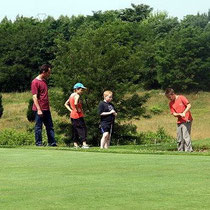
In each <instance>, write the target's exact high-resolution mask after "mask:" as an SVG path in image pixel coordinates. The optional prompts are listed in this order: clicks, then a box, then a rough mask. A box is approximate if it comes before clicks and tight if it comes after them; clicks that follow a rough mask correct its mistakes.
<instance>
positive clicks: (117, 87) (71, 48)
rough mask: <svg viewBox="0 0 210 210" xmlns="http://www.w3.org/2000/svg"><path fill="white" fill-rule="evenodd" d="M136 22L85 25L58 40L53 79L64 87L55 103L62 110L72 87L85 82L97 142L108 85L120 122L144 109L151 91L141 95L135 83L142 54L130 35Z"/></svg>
mask: <svg viewBox="0 0 210 210" xmlns="http://www.w3.org/2000/svg"><path fill="white" fill-rule="evenodd" d="M133 27H134V25H133V24H132V23H125V22H122V21H115V22H113V23H105V24H104V25H103V26H101V27H100V28H98V29H95V30H93V29H92V28H84V29H81V30H80V31H78V33H79V34H80V36H75V37H73V38H72V40H71V41H69V42H65V41H64V40H58V41H57V47H58V51H57V55H56V59H55V60H54V62H53V65H54V66H55V71H54V73H53V77H54V78H53V79H54V80H55V81H57V86H58V87H61V88H62V90H63V94H62V93H61V94H62V95H63V100H59V101H60V104H56V103H52V104H53V105H55V106H56V109H57V110H59V113H64V112H66V111H62V110H65V107H64V105H63V104H64V102H65V101H66V100H67V99H68V97H69V94H70V91H71V87H73V85H74V84H75V83H76V82H82V83H84V84H85V86H87V87H88V90H87V91H86V93H85V94H84V96H83V99H84V109H85V110H86V115H87V117H86V121H87V125H88V133H89V138H90V139H89V142H91V143H92V144H94V145H97V144H98V139H99V136H98V124H99V116H97V107H98V104H99V102H100V100H101V99H102V94H103V92H104V91H105V90H107V89H109V90H112V91H113V92H114V104H115V105H116V109H117V110H118V112H119V116H118V120H119V122H120V121H122V120H125V119H131V118H137V117H139V116H142V115H143V114H144V113H145V109H144V108H143V104H144V103H145V102H146V100H147V98H148V97H149V96H148V95H145V96H142V97H140V96H138V95H137V94H135V91H134V92H133V93H132V94H131V95H130V94H129V95H126V94H128V93H129V92H130V91H131V90H133V89H134V87H136V86H134V83H135V82H137V80H138V79H139V57H138V55H137V54H136V53H135V47H134V46H132V44H133V42H132V39H131V36H130V32H131V31H132V29H133Z"/></svg>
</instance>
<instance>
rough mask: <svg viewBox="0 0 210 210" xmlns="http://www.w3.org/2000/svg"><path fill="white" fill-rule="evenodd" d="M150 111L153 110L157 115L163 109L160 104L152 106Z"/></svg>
mask: <svg viewBox="0 0 210 210" xmlns="http://www.w3.org/2000/svg"><path fill="white" fill-rule="evenodd" d="M150 112H152V113H153V114H155V115H159V114H161V113H162V112H163V109H161V108H160V107H158V106H153V107H152V108H150Z"/></svg>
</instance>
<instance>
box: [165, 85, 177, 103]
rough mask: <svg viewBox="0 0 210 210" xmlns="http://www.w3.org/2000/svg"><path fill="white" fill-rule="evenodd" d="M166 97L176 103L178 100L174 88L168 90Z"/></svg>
mask: <svg viewBox="0 0 210 210" xmlns="http://www.w3.org/2000/svg"><path fill="white" fill-rule="evenodd" d="M165 96H166V97H167V98H168V99H169V100H170V101H174V100H175V99H176V94H175V92H174V90H173V89H172V88H167V89H166V91H165Z"/></svg>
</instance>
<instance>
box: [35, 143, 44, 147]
mask: <svg viewBox="0 0 210 210" xmlns="http://www.w3.org/2000/svg"><path fill="white" fill-rule="evenodd" d="M36 146H37V147H43V146H44V145H43V144H41V143H40V144H36Z"/></svg>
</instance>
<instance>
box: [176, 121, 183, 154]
mask: <svg viewBox="0 0 210 210" xmlns="http://www.w3.org/2000/svg"><path fill="white" fill-rule="evenodd" d="M182 128H183V124H182V123H181V124H177V149H178V151H184V139H183V133H182Z"/></svg>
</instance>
